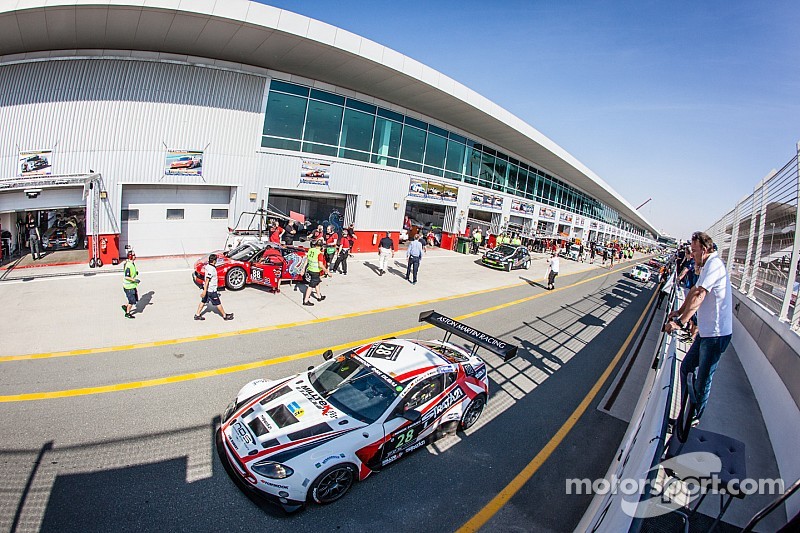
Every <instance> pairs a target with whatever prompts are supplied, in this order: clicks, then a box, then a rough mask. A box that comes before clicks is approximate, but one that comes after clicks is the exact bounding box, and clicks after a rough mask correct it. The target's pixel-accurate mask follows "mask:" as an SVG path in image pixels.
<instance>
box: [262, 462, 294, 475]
mask: <svg viewBox="0 0 800 533" xmlns="http://www.w3.org/2000/svg"><path fill="white" fill-rule="evenodd" d="M252 469H253V472H255V473H256V474H261V475H262V476H264V477H268V478H272V479H283V478H287V477H289V476H291V475H292V474H294V470H292V469H291V468H289V467H288V466H286V465H282V464H280V463H273V462H272V461H260V462H258V463H256V464H254V465H253V466H252Z"/></svg>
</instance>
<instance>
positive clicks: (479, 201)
mask: <svg viewBox="0 0 800 533" xmlns="http://www.w3.org/2000/svg"><path fill="white" fill-rule="evenodd" d="M469 205H474V206H476V207H480V206H482V205H483V193H482V192H480V191H472V198H470V200H469Z"/></svg>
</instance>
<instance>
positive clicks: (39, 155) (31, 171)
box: [17, 150, 53, 178]
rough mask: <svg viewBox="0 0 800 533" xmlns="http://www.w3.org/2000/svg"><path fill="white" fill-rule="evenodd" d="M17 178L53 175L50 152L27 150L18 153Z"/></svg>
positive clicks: (51, 152) (51, 153)
mask: <svg viewBox="0 0 800 533" xmlns="http://www.w3.org/2000/svg"><path fill="white" fill-rule="evenodd" d="M17 170H18V171H19V176H21V177H23V178H26V177H28V176H50V175H52V174H53V151H52V150H29V151H26V152H20V153H19V159H18V165H17Z"/></svg>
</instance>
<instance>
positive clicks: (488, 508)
mask: <svg viewBox="0 0 800 533" xmlns="http://www.w3.org/2000/svg"><path fill="white" fill-rule="evenodd" d="M656 294H658V291H655V292H654V293H653V295H652V296H651V297H650V301H649V302H648V303H647V305H646V306H645V308H644V311H643V312H642V315H641V316H640V317H639V320H638V321H637V322H636V325H635V326H634V327H633V329H632V330H631V332H630V333H629V334H628V338H627V339H625V342H624V343H623V344H622V346H621V347H620V349H619V351H618V352H617V355H615V356H614V359H612V360H611V362H610V363H609V364H608V366H607V367H606V369H605V371H603V373H602V374H601V375H600V377H599V378H598V379H597V381H596V382H595V384H594V386H592V388H591V389H590V390H589V392H588V394H586V397H584V399H583V400H582V401H581V403H580V404H579V405H578V407H576V408H575V410H574V411H573V412H572V414H571V415H570V416H569V418H568V419H567V421H566V422H564V424H563V425H562V426H561V427H560V428H559V429H558V431H557V432H556V434H555V435H553V436H552V438H551V439H550V440H549V441H548V442H547V444H545V446H544V447H543V448H542V449H541V450H539V453H537V454H536V456H535V457H534V458H533V459H531V462H530V463H528V464H527V466H525V468H523V469H522V471H520V473H519V474H517V475H516V476H515V477H514V479H512V480H511V482H510V483H509V484H508V485H506V486H505V487H504V488H503V490H501V491H500V492H499V493H498V494H497V496H495V497H494V498H492V499H491V500H490V501H489V503H487V504H486V505H485V506H484V507H483V509H481V510H480V511H478V512H477V513H476V514H475V516H473V517H472V518H470V519H469V520H468V521H467V522H466V523H465V524H464V525H463V526H461V527H460V528H459V529H458V530H456V533H473V532H475V531H478V530H479V529H480V528H481V527H483V526H484V525H485V524H486V522H488V521H489V520H490V519H491V518H492V517H493V516H494V515H495V514H496V513H497V511H499V510H500V508H501V507H503V506H504V505H505V504H506V503H508V501H509V500H510V499H511V498H512V497H513V496H514V495H515V494H516V493H517V492H518V491H519V489H521V488H522V487H523V486H524V485H525V483H527V482H528V480H530V478H531V477H533V475H534V474H535V473H536V471H537V470H539V468H540V467H541V466H542V465H543V464H544V463H545V461H547V459H548V458H550V455H551V454H552V453H553V452H554V451H555V449H556V448H558V446H559V445H560V444H561V442H562V441H563V440H564V439H565V438H566V436H567V434H568V433H569V432H570V431H571V430H572V428H573V427H575V424H577V423H578V420H580V418H581V417H582V416H583V414H584V413H585V412H586V409H588V408H589V404H591V403H592V401H593V400H594V399H595V397H596V396H597V394H598V393H599V392H600V389H602V388H603V385H604V384H605V382H606V380H607V379H608V377H609V376H610V375H611V372H613V370H614V368H615V367H616V366H617V363H619V360H620V359H621V358H622V355H623V354H624V353H625V352H626V351H627V349H628V346H629V345H630V343H631V341H632V340H633V336H634V334H635V333H636V332H637V331H638V330H639V326H641V324H642V321H643V320H644V318H645V317H646V316H647V313H648V312H649V310H650V306H651V305H652V304H653V300H654V299H655V297H656Z"/></svg>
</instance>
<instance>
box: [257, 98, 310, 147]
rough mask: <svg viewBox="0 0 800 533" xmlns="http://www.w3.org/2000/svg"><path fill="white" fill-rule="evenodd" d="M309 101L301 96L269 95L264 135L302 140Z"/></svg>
mask: <svg viewBox="0 0 800 533" xmlns="http://www.w3.org/2000/svg"><path fill="white" fill-rule="evenodd" d="M307 102H308V100H306V99H305V98H301V97H299V96H291V95H288V94H281V93H273V92H270V93H269V98H268V99H267V112H266V117H265V119H264V135H274V136H276V137H287V138H289V139H301V138H302V137H303V123H304V121H305V118H306V104H307Z"/></svg>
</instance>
